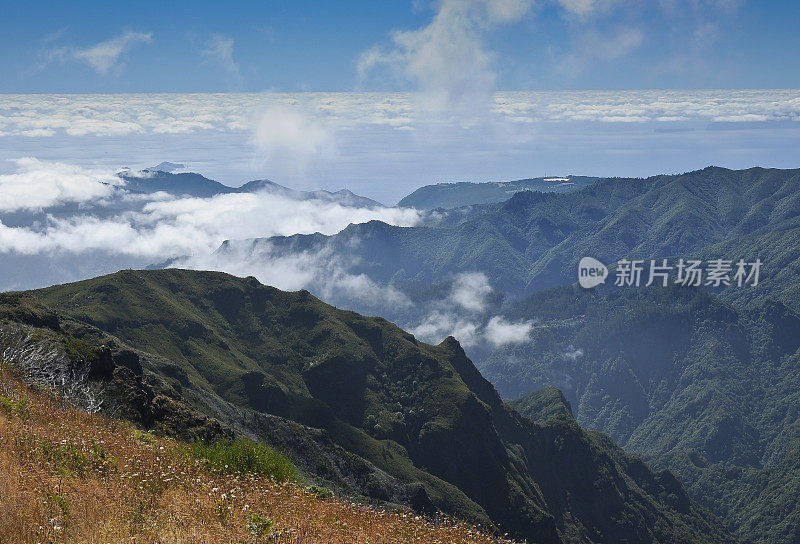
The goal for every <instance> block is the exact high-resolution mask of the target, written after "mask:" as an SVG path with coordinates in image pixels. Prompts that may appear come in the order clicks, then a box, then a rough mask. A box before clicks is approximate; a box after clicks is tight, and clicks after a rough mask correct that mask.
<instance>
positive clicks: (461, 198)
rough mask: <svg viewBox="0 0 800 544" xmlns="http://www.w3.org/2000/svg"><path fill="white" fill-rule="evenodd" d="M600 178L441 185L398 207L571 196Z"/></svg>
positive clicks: (413, 195) (423, 189)
mask: <svg viewBox="0 0 800 544" xmlns="http://www.w3.org/2000/svg"><path fill="white" fill-rule="evenodd" d="M599 179H600V178H595V177H588V176H567V177H564V178H562V177H552V178H533V179H520V180H517V181H500V182H487V183H469V182H460V183H438V184H436V185H426V186H424V187H420V188H419V189H417V190H416V191H414V192H413V193H411V194H410V195H408V196H406V197H404V198H403V199H402V200H401V201H400V202H398V203H397V205H398V206H402V207H407V208H417V209H419V210H434V209H436V208H443V209H452V208H460V207H462V206H473V205H475V204H491V203H494V202H502V201H504V200H508V199H509V198H511V197H512V196H513V195H514V194H516V193H519V192H521V191H539V192H541V193H568V192H570V191H575V190H576V189H580V188H581V187H586V186H587V185H591V184H592V183H594V182H596V181H597V180H599Z"/></svg>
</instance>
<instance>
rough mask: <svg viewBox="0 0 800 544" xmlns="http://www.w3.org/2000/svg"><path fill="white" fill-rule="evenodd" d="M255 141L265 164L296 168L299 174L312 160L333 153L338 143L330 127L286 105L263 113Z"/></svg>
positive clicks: (257, 122) (270, 108)
mask: <svg viewBox="0 0 800 544" xmlns="http://www.w3.org/2000/svg"><path fill="white" fill-rule="evenodd" d="M252 141H253V144H254V146H255V148H256V149H257V150H258V152H259V153H260V155H261V158H262V159H263V160H264V162H265V163H267V164H269V163H279V164H281V165H284V166H286V165H295V168H296V170H297V171H298V173H302V171H303V169H304V168H305V166H306V165H307V164H308V163H309V162H310V161H312V160H314V159H316V158H319V157H322V156H324V155H325V154H328V153H331V152H332V151H333V142H334V140H333V134H332V131H331V129H330V128H329V127H328V126H325V125H323V124H322V123H321V122H319V121H318V120H316V119H314V118H312V117H311V116H310V115H307V114H306V113H304V112H303V110H301V109H300V108H297V107H295V108H292V107H289V106H282V105H275V106H271V107H269V108H267V109H266V110H264V111H263V112H262V113H261V115H260V116H259V117H258V120H257V121H256V125H255V127H254V130H253V138H252Z"/></svg>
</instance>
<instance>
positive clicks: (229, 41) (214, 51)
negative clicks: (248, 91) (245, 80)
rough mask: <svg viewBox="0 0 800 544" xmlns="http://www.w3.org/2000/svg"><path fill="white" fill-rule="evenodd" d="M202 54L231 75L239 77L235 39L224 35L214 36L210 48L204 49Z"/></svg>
mask: <svg viewBox="0 0 800 544" xmlns="http://www.w3.org/2000/svg"><path fill="white" fill-rule="evenodd" d="M200 53H201V54H202V55H203V56H204V57H206V58H207V59H209V60H211V61H213V62H216V63H217V64H219V66H221V67H222V68H223V69H224V70H225V71H227V72H228V73H229V74H231V75H234V76H237V77H238V76H239V65H238V64H237V63H236V61H235V60H234V59H233V38H230V37H226V36H223V35H222V34H213V35H212V36H211V43H210V44H209V46H208V48H206V49H203V50H202V51H201V52H200Z"/></svg>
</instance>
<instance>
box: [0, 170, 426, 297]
mask: <svg viewBox="0 0 800 544" xmlns="http://www.w3.org/2000/svg"><path fill="white" fill-rule="evenodd" d="M17 164H18V170H17V172H15V173H13V174H8V175H2V176H0V193H2V194H3V196H4V198H3V200H2V203H0V209H2V210H5V211H11V210H18V209H38V208H43V207H47V206H53V205H56V204H61V203H65V202H80V203H90V202H91V203H93V204H97V205H104V206H108V205H109V202H107V201H106V200H108V199H110V198H112V197H114V198H118V199H122V198H124V197H123V196H122V195H118V194H116V193H115V189H114V184H121V180H120V179H119V178H118V177H117V176H116V175H115V174H114V172H111V171H101V170H89V169H84V168H80V167H77V166H73V165H67V164H62V163H45V162H42V161H38V160H36V159H20V160H18V161H17ZM125 200H126V202H128V203H129V204H131V203H135V202H137V201H138V202H140V205H141V207H140V208H137V209H134V210H133V211H126V212H121V213H118V214H116V215H112V216H111V217H103V218H99V217H97V216H93V215H92V209H91V208H87V209H86V210H84V211H81V212H80V213H78V214H76V215H73V216H70V217H68V218H61V217H48V219H47V220H46V221H45V222H44V224H42V225H30V226H22V227H8V226H6V225H3V224H2V223H0V233H1V234H2V235H1V236H0V252H8V251H14V252H17V253H22V254H36V253H45V252H54V251H57V252H72V253H81V252H84V251H93V250H103V251H106V252H108V253H111V254H119V255H129V256H139V257H149V258H153V259H163V258H166V257H175V256H180V255H194V254H207V253H211V252H212V251H214V250H215V249H216V248H217V247H219V245H220V244H221V243H222V242H223V241H224V240H226V239H242V238H254V237H267V236H273V235H291V234H295V233H306V234H310V233H314V232H321V233H324V234H334V233H336V232H339V231H340V230H342V229H343V228H344V227H346V226H347V225H348V224H350V223H363V222H366V221H370V220H373V219H377V220H381V221H384V222H387V223H390V224H395V225H404V226H409V225H413V224H416V223H417V222H418V221H419V219H420V213H419V212H417V211H416V210H413V209H408V208H370V209H367V208H351V207H348V206H343V205H341V204H339V203H337V202H330V201H325V200H315V199H310V200H300V201H297V200H291V199H289V198H286V197H283V196H279V195H274V194H268V193H233V194H221V195H216V196H214V197H211V198H176V197H170V196H168V195H165V194H164V193H156V194H153V195H146V196H141V195H140V196H138V197H137V198H134V199H127V198H126V199H125ZM359 281H360V282H362V283H361V284H359ZM347 282H348V283H347V285H350V286H351V287H352V289H353V290H354V291H356V290H358V288H359V285H361V287H363V285H364V284H363V279H361V280H360V279H358V278H347Z"/></svg>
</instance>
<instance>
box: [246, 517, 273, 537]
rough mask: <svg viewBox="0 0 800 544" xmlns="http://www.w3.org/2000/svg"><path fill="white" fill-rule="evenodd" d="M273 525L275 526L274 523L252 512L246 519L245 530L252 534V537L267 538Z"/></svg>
mask: <svg viewBox="0 0 800 544" xmlns="http://www.w3.org/2000/svg"><path fill="white" fill-rule="evenodd" d="M273 525H275V522H274V521H272V520H271V519H269V518H268V517H266V516H262V515H261V514H259V513H257V512H253V513H252V514H250V515H249V516H248V518H247V528H248V530H249V531H250V532H251V533H253V536H267V535H268V534H270V532H272V526H273Z"/></svg>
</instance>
